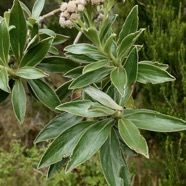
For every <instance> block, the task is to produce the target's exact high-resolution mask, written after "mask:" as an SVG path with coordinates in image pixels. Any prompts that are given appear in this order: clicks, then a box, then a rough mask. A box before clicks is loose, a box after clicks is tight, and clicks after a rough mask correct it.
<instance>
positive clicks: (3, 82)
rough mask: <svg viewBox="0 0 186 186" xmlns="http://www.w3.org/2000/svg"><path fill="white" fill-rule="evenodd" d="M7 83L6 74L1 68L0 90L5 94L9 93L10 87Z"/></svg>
mask: <svg viewBox="0 0 186 186" xmlns="http://www.w3.org/2000/svg"><path fill="white" fill-rule="evenodd" d="M8 82H9V79H8V73H7V71H6V70H5V69H4V68H2V69H1V70H0V89H1V90H3V91H5V92H7V93H10V87H9V84H8Z"/></svg>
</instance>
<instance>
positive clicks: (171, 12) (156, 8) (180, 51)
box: [0, 0, 186, 186]
mask: <svg viewBox="0 0 186 186" xmlns="http://www.w3.org/2000/svg"><path fill="white" fill-rule="evenodd" d="M22 1H23V2H24V3H25V4H27V5H28V7H32V5H33V2H34V0H22ZM60 3H61V1H60V0H46V6H45V8H44V11H43V14H46V13H48V12H50V11H52V10H54V9H56V8H58V7H59V4H60ZM136 4H138V5H139V17H140V27H143V28H146V31H145V33H144V34H143V36H142V37H141V38H140V41H139V43H141V44H143V45H144V47H143V49H142V50H141V52H140V60H152V61H157V62H160V63H165V64H168V65H169V66H170V67H169V72H170V73H171V74H172V75H174V76H175V77H176V81H174V82H170V83H164V84H162V85H151V84H147V85H141V84H137V86H136V89H135V92H134V98H135V104H136V107H137V108H148V109H154V110H157V111H160V112H162V113H165V114H170V115H173V116H176V117H180V118H182V119H186V1H185V0H161V1H158V0H126V2H125V3H124V4H119V6H116V7H114V11H115V13H118V14H119V15H120V17H118V19H117V22H116V23H115V27H114V28H115V31H116V32H118V31H119V28H120V26H121V25H122V23H123V20H124V19H125V18H126V16H127V14H128V13H129V11H130V9H131V8H132V7H133V6H134V5H136ZM11 5H12V0H1V1H0V15H3V12H4V11H6V10H7V9H9V8H10V7H11ZM58 17H59V16H58V15H55V16H53V17H50V18H48V19H47V20H45V21H44V23H43V27H48V28H50V29H53V30H54V31H55V32H57V33H62V34H64V35H68V36H70V37H71V39H70V40H69V41H67V42H66V43H65V45H68V44H71V43H72V42H73V40H74V38H75V37H76V34H77V31H76V30H74V29H62V28H61V27H60V26H59V24H58ZM85 40H86V38H84V37H82V38H81V39H80V42H81V41H85ZM65 45H61V46H59V49H60V51H61V54H62V53H63V52H62V49H63V48H64V47H65ZM48 81H49V83H51V84H52V85H53V86H54V88H56V87H58V86H59V85H60V84H61V83H62V82H63V81H64V79H63V78H62V75H61V74H55V75H52V76H51V77H50V78H49V79H48ZM28 96H29V95H28ZM27 105H28V106H29V109H28V111H27V114H26V121H25V123H24V125H21V126H20V125H19V124H18V122H17V121H16V119H15V118H14V115H13V111H12V106H11V104H10V102H9V100H6V101H5V102H4V103H3V104H1V105H0V140H1V146H0V185H2V186H4V185H15V186H20V185H23V186H45V185H46V186H96V185H97V186H98V185H99V186H104V185H106V184H105V181H104V179H103V175H102V173H101V168H100V164H99V158H98V157H99V155H98V154H97V155H96V156H95V157H94V158H93V159H91V160H90V161H88V162H87V163H85V164H84V165H82V166H80V167H79V168H78V169H77V170H74V171H73V172H72V173H70V174H68V175H65V174H64V170H62V171H61V172H60V173H59V174H58V175H57V176H56V177H55V178H53V179H51V180H49V181H46V179H45V174H46V171H47V170H43V169H42V170H37V163H38V162H39V159H40V157H41V154H42V153H43V151H44V148H45V147H46V146H47V145H48V144H39V145H38V146H37V147H36V146H34V145H33V140H34V138H35V137H36V135H37V134H38V132H39V131H40V130H41V128H42V127H43V126H44V125H46V123H47V122H48V121H49V120H50V119H51V118H52V117H54V115H55V113H53V112H51V111H50V110H48V109H47V108H45V107H43V106H42V105H41V104H40V103H39V102H37V101H36V100H33V98H30V99H29V101H28V103H27ZM143 135H145V137H146V139H147V141H148V144H149V150H150V159H149V160H147V159H145V158H143V157H138V158H128V157H127V159H128V162H129V167H130V170H131V173H132V175H131V176H132V186H133V185H135V186H147V185H148V186H167V185H169V186H185V185H186V178H185V175H186V153H185V152H186V134H185V133H181V132H179V133H178V132H177V133H154V132H144V131H143Z"/></svg>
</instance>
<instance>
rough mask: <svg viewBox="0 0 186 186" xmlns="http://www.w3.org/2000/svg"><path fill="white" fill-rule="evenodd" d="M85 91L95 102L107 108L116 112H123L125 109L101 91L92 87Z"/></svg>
mask: <svg viewBox="0 0 186 186" xmlns="http://www.w3.org/2000/svg"><path fill="white" fill-rule="evenodd" d="M84 91H85V92H86V93H87V94H88V95H89V96H90V97H92V98H93V99H94V100H96V101H98V102H99V103H101V104H103V105H105V106H106V107H109V108H111V109H115V110H123V108H122V107H121V106H119V105H118V104H117V103H116V102H115V101H114V100H113V99H112V98H111V97H110V96H109V95H107V94H106V93H104V92H102V91H101V90H98V89H96V88H94V87H91V86H90V87H87V88H85V89H84Z"/></svg>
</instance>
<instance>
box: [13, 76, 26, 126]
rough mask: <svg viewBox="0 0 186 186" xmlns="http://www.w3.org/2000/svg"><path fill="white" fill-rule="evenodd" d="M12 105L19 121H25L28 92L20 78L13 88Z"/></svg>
mask: <svg viewBox="0 0 186 186" xmlns="http://www.w3.org/2000/svg"><path fill="white" fill-rule="evenodd" d="M12 105H13V109H14V113H15V115H16V117H17V119H18V121H19V122H20V123H23V122H24V118H25V112H26V93H25V89H24V87H23V84H22V82H21V80H20V79H18V80H16V82H15V85H14V88H13V90H12Z"/></svg>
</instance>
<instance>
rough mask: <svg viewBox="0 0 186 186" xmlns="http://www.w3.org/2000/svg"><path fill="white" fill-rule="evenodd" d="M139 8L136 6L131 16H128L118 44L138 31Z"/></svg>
mask: <svg viewBox="0 0 186 186" xmlns="http://www.w3.org/2000/svg"><path fill="white" fill-rule="evenodd" d="M138 21H139V18H138V6H137V5H136V6H134V7H133V8H132V10H131V11H130V13H129V15H128V16H127V18H126V20H125V22H124V24H123V26H122V29H121V31H120V33H119V39H118V42H119V43H120V42H121V41H122V40H123V39H124V38H125V37H126V36H128V35H129V34H131V33H134V32H136V31H137V29H138Z"/></svg>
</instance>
